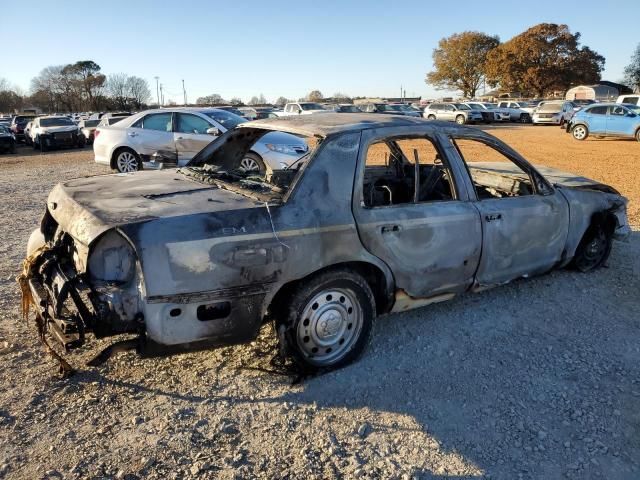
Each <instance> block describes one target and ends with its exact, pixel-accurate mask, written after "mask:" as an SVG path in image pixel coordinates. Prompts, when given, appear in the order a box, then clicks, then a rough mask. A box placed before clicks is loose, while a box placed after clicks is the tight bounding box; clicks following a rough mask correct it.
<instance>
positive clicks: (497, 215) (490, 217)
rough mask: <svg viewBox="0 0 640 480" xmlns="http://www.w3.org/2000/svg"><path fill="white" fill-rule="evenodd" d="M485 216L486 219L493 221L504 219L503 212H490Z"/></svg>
mask: <svg viewBox="0 0 640 480" xmlns="http://www.w3.org/2000/svg"><path fill="white" fill-rule="evenodd" d="M484 218H485V220H486V221H487V222H492V221H494V220H500V219H502V214H501V213H489V214H487V215H485V216H484Z"/></svg>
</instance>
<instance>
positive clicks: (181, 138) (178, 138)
mask: <svg viewBox="0 0 640 480" xmlns="http://www.w3.org/2000/svg"><path fill="white" fill-rule="evenodd" d="M176 140H184V137H176Z"/></svg>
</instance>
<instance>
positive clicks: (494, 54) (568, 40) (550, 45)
mask: <svg viewBox="0 0 640 480" xmlns="http://www.w3.org/2000/svg"><path fill="white" fill-rule="evenodd" d="M604 62H605V59H604V57H603V56H601V55H599V54H598V53H597V52H594V51H593V50H591V49H590V48H589V47H586V46H583V47H580V33H579V32H576V33H571V32H570V31H569V27H568V26H567V25H557V24H555V23H541V24H539V25H535V26H533V27H531V28H529V29H528V30H526V31H525V32H523V33H521V34H519V35H516V36H515V37H513V38H512V39H511V40H509V41H508V42H505V43H503V44H501V45H499V46H498V47H496V48H495V49H493V50H492V51H491V52H489V54H488V55H487V63H486V73H487V80H488V83H489V84H490V85H493V86H495V85H500V86H501V87H502V88H503V89H505V90H512V91H518V92H521V93H534V94H535V95H537V96H540V97H542V96H544V95H545V94H547V93H549V92H551V91H553V90H566V89H567V88H569V87H570V86H571V85H574V84H578V83H587V84H589V83H595V82H597V81H599V80H600V73H601V72H602V69H603V68H604Z"/></svg>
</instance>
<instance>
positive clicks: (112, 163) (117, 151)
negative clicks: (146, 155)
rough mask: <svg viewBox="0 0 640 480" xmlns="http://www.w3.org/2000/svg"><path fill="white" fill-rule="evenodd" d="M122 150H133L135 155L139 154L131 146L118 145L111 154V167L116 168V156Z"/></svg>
mask: <svg viewBox="0 0 640 480" xmlns="http://www.w3.org/2000/svg"><path fill="white" fill-rule="evenodd" d="M123 150H129V151H131V152H133V153H134V155H135V156H136V157H138V158H140V155H138V153H137V152H136V151H135V150H134V149H133V148H131V147H118V148H116V149H115V150H114V151H113V153H112V154H111V168H113V169H115V168H116V157H117V156H118V154H119V153H120V152H121V151H123Z"/></svg>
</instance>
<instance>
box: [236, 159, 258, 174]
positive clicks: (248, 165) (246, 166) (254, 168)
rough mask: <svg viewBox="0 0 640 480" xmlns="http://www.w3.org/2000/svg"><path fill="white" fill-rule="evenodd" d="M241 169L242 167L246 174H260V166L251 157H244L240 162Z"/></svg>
mask: <svg viewBox="0 0 640 480" xmlns="http://www.w3.org/2000/svg"><path fill="white" fill-rule="evenodd" d="M240 167H242V169H243V170H244V171H245V172H260V165H258V162H256V161H255V160H254V159H253V158H250V157H244V158H243V159H242V160H241V161H240Z"/></svg>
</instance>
